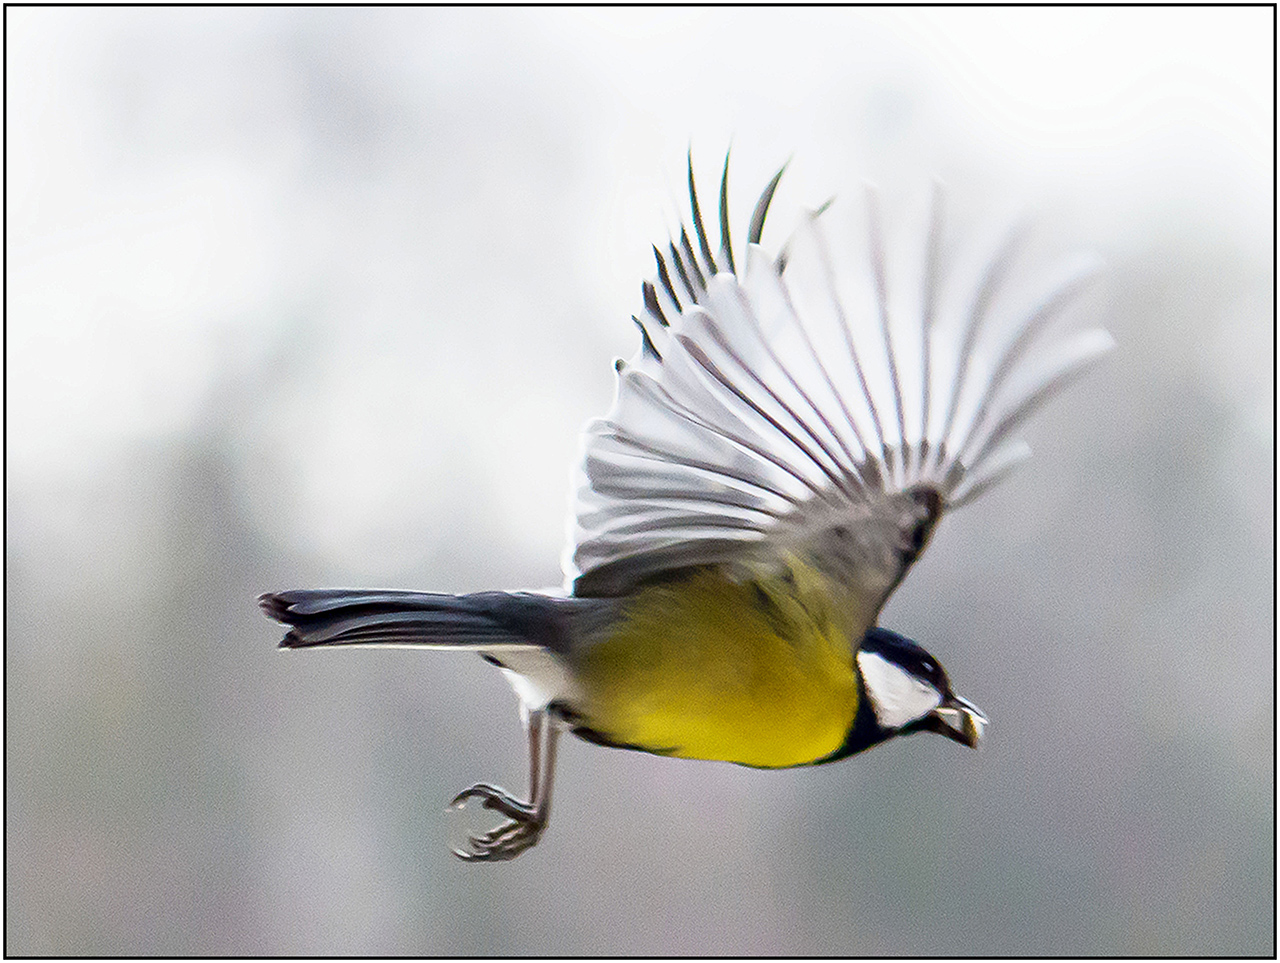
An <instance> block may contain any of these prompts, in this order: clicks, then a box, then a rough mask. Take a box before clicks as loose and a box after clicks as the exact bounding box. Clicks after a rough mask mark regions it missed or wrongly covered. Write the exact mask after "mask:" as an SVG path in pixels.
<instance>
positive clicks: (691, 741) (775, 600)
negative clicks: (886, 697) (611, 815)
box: [575, 568, 858, 767]
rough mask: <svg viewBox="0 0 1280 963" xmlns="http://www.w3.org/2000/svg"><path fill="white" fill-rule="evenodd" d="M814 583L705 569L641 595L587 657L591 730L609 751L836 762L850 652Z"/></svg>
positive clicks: (847, 717)
mask: <svg viewBox="0 0 1280 963" xmlns="http://www.w3.org/2000/svg"><path fill="white" fill-rule="evenodd" d="M798 575H799V576H800V577H797V576H798ZM815 578H820V577H819V576H815V575H814V574H813V573H812V570H804V571H802V572H799V573H797V571H796V570H795V569H790V570H788V571H787V572H786V573H785V575H775V576H770V577H767V578H766V577H763V576H761V577H757V578H736V579H735V578H732V577H729V576H728V575H727V574H726V573H725V572H724V571H722V570H721V569H714V568H709V569H702V570H699V571H697V572H695V573H693V574H690V575H687V576H685V577H683V578H681V579H679V580H676V581H672V582H666V583H661V584H657V585H653V586H650V587H647V588H644V589H642V590H640V591H639V592H638V593H637V594H636V595H635V596H634V597H633V598H632V599H630V600H628V602H627V603H626V604H625V606H624V608H623V615H622V618H621V619H620V620H619V623H618V624H617V627H616V628H615V629H614V630H613V631H612V632H611V633H610V634H609V635H608V636H607V637H606V638H605V639H603V640H602V641H600V642H599V643H597V644H595V645H593V646H591V647H589V648H587V649H586V650H585V651H584V652H583V653H582V654H581V656H580V661H579V663H578V665H577V666H576V671H575V675H576V677H577V679H578V681H579V683H580V685H581V690H580V691H581V693H582V697H583V703H582V705H580V706H577V707H575V708H577V709H578V710H579V711H580V712H581V714H582V716H583V722H584V724H585V725H587V726H589V727H590V728H591V729H594V730H596V731H597V732H599V733H600V734H602V735H604V736H605V737H606V738H608V739H609V740H611V741H614V742H618V743H622V744H627V745H632V746H637V747H640V748H644V749H648V750H650V751H654V752H665V753H669V754H671V755H675V756H683V757H686V758H691V759H722V760H726V761H729V762H737V763H742V764H744V765H749V766H768V767H779V766H795V765H801V764H804V763H809V762H814V761H816V760H818V759H821V758H823V757H824V756H827V755H829V754H830V753H832V752H835V751H836V750H837V749H838V748H840V746H841V744H842V743H843V742H844V739H845V736H846V734H847V733H848V731H849V728H850V726H851V725H852V723H853V718H854V715H855V714H856V712H857V708H858V686H857V679H856V677H855V675H854V669H853V648H854V646H853V645H852V644H851V643H850V641H849V636H848V632H847V631H845V630H843V629H841V628H838V627H837V625H836V624H835V620H833V619H832V617H831V616H830V614H829V613H830V611H831V607H830V606H829V605H828V604H827V603H826V599H825V596H824V593H823V591H822V589H824V588H825V586H822V585H820V584H817V583H815V582H814V579H815Z"/></svg>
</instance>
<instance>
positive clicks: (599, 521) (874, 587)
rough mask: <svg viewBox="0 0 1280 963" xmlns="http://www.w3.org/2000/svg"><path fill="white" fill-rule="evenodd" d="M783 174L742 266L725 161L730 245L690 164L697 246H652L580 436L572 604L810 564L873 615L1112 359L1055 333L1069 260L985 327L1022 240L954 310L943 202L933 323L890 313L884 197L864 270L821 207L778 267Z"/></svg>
mask: <svg viewBox="0 0 1280 963" xmlns="http://www.w3.org/2000/svg"><path fill="white" fill-rule="evenodd" d="M782 174H783V171H779V172H778V174H777V175H775V176H774V178H773V179H772V180H771V181H770V183H769V184H768V185H767V187H766V188H765V190H764V191H763V193H762V194H761V195H760V199H759V201H758V202H757V204H756V207H755V210H754V212H753V214H752V217H751V220H750V222H749V228H748V231H747V243H746V245H745V248H744V249H743V250H742V251H741V252H740V254H739V255H738V256H736V257H735V252H734V249H733V243H732V239H731V235H730V223H729V211H728V162H727V161H726V164H725V170H724V175H723V177H722V179H721V184H720V207H719V227H720V238H719V245H718V249H716V248H715V247H714V246H713V243H712V240H711V238H710V237H709V235H708V233H707V230H706V225H705V224H704V222H703V216H702V210H701V206H700V204H699V201H698V193H697V188H696V186H695V183H694V175H693V165H692V161H690V165H689V178H688V182H689V200H690V211H691V223H692V231H693V235H694V237H695V238H696V245H697V246H696V248H695V246H694V242H693V241H691V239H690V236H689V230H688V229H687V228H681V231H680V237H679V238H678V240H677V239H672V240H671V242H670V243H669V245H668V247H667V250H666V252H663V251H661V250H659V249H658V248H656V247H655V248H654V255H655V259H656V262H657V274H656V277H655V278H654V279H653V280H652V281H646V282H644V284H643V286H642V295H643V301H644V310H643V312H642V313H641V314H640V315H639V316H637V317H635V318H634V320H635V322H636V324H637V325H638V326H639V328H640V331H641V350H640V352H639V354H638V355H637V356H636V357H635V358H634V359H633V360H632V361H631V362H619V364H618V366H617V370H618V389H617V396H616V400H615V402H614V405H613V408H612V409H611V410H610V412H609V413H608V415H607V416H606V417H604V418H602V419H598V420H596V421H593V422H592V423H591V424H590V425H588V427H587V430H586V434H585V441H584V454H583V457H582V461H581V468H580V471H579V475H578V479H577V481H576V488H575V505H574V518H573V532H572V538H571V544H570V548H569V551H568V553H567V555H566V562H565V570H566V578H567V580H568V583H569V585H570V587H571V589H572V591H573V593H574V594H575V595H578V596H617V595H622V594H625V593H626V592H628V591H630V590H632V589H633V588H634V587H636V586H637V585H638V584H640V583H642V582H644V581H645V580H646V579H648V578H651V577H653V576H655V575H658V574H660V573H662V572H664V571H667V570H670V569H672V568H681V567H688V566H695V565H702V564H722V563H730V564H733V563H754V562H760V563H765V564H767V563H768V562H769V561H770V560H771V559H777V558H779V557H781V556H782V555H783V554H785V553H796V554H799V555H801V556H804V557H806V558H809V559H813V560H817V561H818V563H819V564H820V565H821V566H823V567H824V568H825V569H827V570H828V572H829V574H832V575H834V576H836V577H837V578H839V579H840V580H842V581H844V582H846V583H847V584H849V585H850V586H851V587H854V588H857V589H858V590H860V591H861V592H863V593H864V594H865V595H866V596H867V597H868V598H869V599H870V600H871V602H872V604H871V608H872V609H873V610H874V611H878V610H879V608H880V606H881V605H883V602H884V600H885V599H886V598H887V597H888V595H889V593H890V592H891V591H892V590H893V588H894V587H895V586H896V585H897V584H898V582H899V581H900V580H901V578H902V576H903V574H904V573H905V571H906V569H907V568H908V567H909V566H910V564H911V563H912V562H913V561H914V559H915V558H916V556H917V555H918V554H919V552H920V550H921V548H922V547H923V545H924V543H925V541H927V538H928V535H929V533H930V531H931V530H932V527H933V525H934V524H935V523H936V521H937V519H938V517H939V516H940V514H941V513H942V512H943V511H944V510H946V509H949V508H952V507H956V506H958V505H961V504H964V503H965V502H967V501H970V500H972V499H973V498H975V497H977V496H978V495H979V494H981V493H982V492H983V491H985V490H986V489H988V488H989V487H990V486H991V485H992V484H994V483H996V482H997V481H999V480H1000V479H1001V478H1003V477H1004V476H1005V475H1006V474H1007V473H1008V472H1009V471H1010V470H1011V469H1012V468H1013V467H1014V466H1015V465H1016V464H1017V463H1018V462H1019V461H1021V460H1022V459H1023V458H1024V457H1025V456H1026V454H1027V448H1026V446H1025V445H1024V444H1023V443H1022V442H1020V441H1018V440H1016V439H1014V438H1013V437H1012V433H1013V432H1014V431H1015V430H1016V429H1017V428H1018V427H1019V426H1020V425H1021V424H1022V423H1023V421H1024V420H1025V419H1026V417H1027V416H1028V415H1030V414H1031V413H1032V412H1033V411H1034V410H1036V409H1037V408H1038V407H1039V406H1040V405H1041V404H1042V403H1043V402H1044V401H1045V400H1047V399H1048V398H1049V397H1051V396H1052V395H1053V394H1054V393H1056V392H1057V391H1058V390H1060V389H1061V388H1062V387H1064V386H1065V385H1066V384H1067V383H1068V382H1070V381H1071V380H1072V379H1073V378H1074V377H1075V376H1076V375H1078V374H1079V373H1080V372H1081V371H1082V370H1083V369H1084V368H1085V367H1086V366H1087V365H1088V364H1089V363H1090V362H1092V361H1093V360H1095V359H1096V358H1097V357H1098V356H1099V355H1101V354H1103V353H1104V352H1106V351H1107V350H1108V349H1109V348H1110V347H1111V346H1112V341H1111V338H1110V336H1109V335H1108V334H1107V333H1106V332H1105V331H1102V330H1100V329H1092V330H1088V331H1084V332H1080V333H1077V334H1075V335H1073V336H1070V337H1066V338H1058V339H1057V340H1052V341H1050V340H1049V339H1047V338H1046V337H1045V334H1046V332H1045V329H1046V327H1047V326H1048V324H1049V322H1050V321H1051V320H1052V319H1053V318H1054V317H1055V316H1057V315H1058V314H1059V312H1060V311H1061V310H1062V308H1063V307H1064V306H1065V305H1066V304H1067V303H1068V301H1069V300H1070V299H1071V297H1072V296H1073V295H1074V294H1075V293H1076V292H1077V291H1078V290H1079V289H1080V287H1081V285H1082V284H1083V283H1084V282H1085V281H1086V280H1087V279H1088V278H1089V277H1090V276H1091V275H1092V273H1093V272H1094V265H1093V264H1092V262H1082V263H1077V264H1073V265H1070V266H1069V267H1068V270H1066V271H1065V272H1064V273H1062V274H1061V275H1060V276H1059V277H1057V278H1056V279H1055V280H1054V282H1053V283H1052V284H1051V285H1050V286H1049V288H1048V291H1047V293H1046V294H1045V295H1044V296H1043V297H1042V298H1041V299H1040V300H1039V301H1038V302H1036V303H1034V304H1032V305H1031V306H1030V307H1028V308H1026V309H1025V310H1024V311H1022V312H1021V313H1020V314H1018V315H1017V316H1016V317H1015V319H1014V322H1013V323H1012V324H1006V325H1005V326H1004V329H1003V330H997V328H996V326H995V325H993V324H992V323H991V318H990V315H991V314H992V313H993V305H994V304H995V303H996V302H997V300H998V296H999V295H1000V294H1001V291H1002V288H1004V287H1005V283H1006V276H1007V274H1008V272H1009V270H1010V267H1011V265H1012V262H1013V258H1014V253H1015V249H1016V246H1017V243H1016V240H1017V239H1016V235H1015V236H1013V237H1012V238H1011V239H1010V240H1009V241H1008V242H1007V243H1006V244H1005V245H1004V247H1002V248H1001V249H1000V250H999V251H998V252H997V254H996V255H995V256H994V257H992V258H991V259H990V260H989V261H988V262H987V264H986V265H985V266H984V267H983V268H982V269H981V270H980V272H979V273H978V276H977V277H976V278H974V279H972V280H971V281H970V283H969V285H968V290H969V292H970V293H969V297H968V300H967V305H966V304H965V303H964V302H963V301H961V302H959V303H957V301H956V299H955V298H954V297H951V298H949V299H944V298H943V297H942V294H941V292H942V291H943V290H944V288H945V289H946V290H948V291H954V290H955V285H954V284H951V283H949V282H950V281H952V279H951V278H950V277H949V276H948V271H947V270H946V266H945V265H944V264H943V263H942V259H941V248H942V245H941V237H942V218H941V205H940V201H939V198H938V197H937V195H935V198H934V205H933V212H932V216H931V218H930V226H929V228H928V230H927V233H926V236H925V237H924V238H923V239H922V242H921V244H920V248H921V253H922V258H921V261H922V269H921V271H920V274H921V277H920V280H919V282H917V283H918V285H919V315H918V317H914V318H905V317H901V316H895V312H894V310H893V309H892V308H893V306H895V305H896V304H897V302H896V301H895V300H894V298H893V292H892V291H891V281H892V280H893V276H891V273H890V265H889V264H888V261H887V256H886V253H885V244H884V241H883V239H882V237H881V233H880V227H879V214H878V211H877V208H876V201H875V197H874V195H870V197H869V205H870V209H871V211H870V213H871V216H870V225H871V226H870V237H869V252H870V255H869V259H868V263H866V264H864V265H859V264H846V265H839V266H837V265H836V264H834V263H833V259H832V256H831V254H830V253H829V246H828V243H827V240H826V238H825V236H824V234H823V225H822V223H821V215H822V213H823V211H825V209H826V205H824V206H823V208H820V209H819V210H818V211H816V212H813V213H812V214H811V215H810V216H808V217H807V218H806V219H805V221H804V223H803V224H802V225H801V227H800V228H799V230H797V232H796V233H795V234H794V235H793V236H792V237H791V239H790V240H789V241H788V242H787V244H786V245H785V247H784V249H783V252H782V253H781V254H780V255H778V256H772V255H770V254H768V253H767V252H766V251H765V249H764V248H763V247H762V246H761V243H760V242H761V238H762V236H763V229H764V224H765V220H766V215H767V212H768V209H769V205H770V203H771V201H772V199H773V196H774V192H775V190H776V188H777V186H778V182H779V180H780V178H781V177H782ZM1046 342H1048V343H1046Z"/></svg>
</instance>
